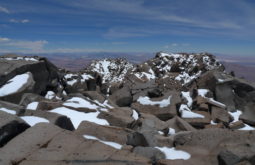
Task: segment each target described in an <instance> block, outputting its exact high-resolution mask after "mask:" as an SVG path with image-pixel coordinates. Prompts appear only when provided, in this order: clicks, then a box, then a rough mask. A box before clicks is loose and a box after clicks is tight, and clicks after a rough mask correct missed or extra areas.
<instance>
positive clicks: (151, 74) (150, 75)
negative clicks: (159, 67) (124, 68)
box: [135, 69, 156, 80]
mask: <svg viewBox="0 0 255 165" xmlns="http://www.w3.org/2000/svg"><path fill="white" fill-rule="evenodd" d="M135 76H136V77H137V78H139V79H142V78H146V79H147V80H151V79H155V78H156V76H155V73H154V71H153V70H152V69H150V70H149V73H146V72H137V73H135Z"/></svg>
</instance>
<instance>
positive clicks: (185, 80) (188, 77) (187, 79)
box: [175, 71, 202, 85]
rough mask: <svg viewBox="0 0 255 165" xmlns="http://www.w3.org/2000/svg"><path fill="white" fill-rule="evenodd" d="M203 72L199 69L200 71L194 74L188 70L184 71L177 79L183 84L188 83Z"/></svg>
mask: <svg viewBox="0 0 255 165" xmlns="http://www.w3.org/2000/svg"><path fill="white" fill-rule="evenodd" d="M201 73H202V72H201V71H199V72H198V73H196V74H194V75H189V74H188V73H186V72H182V73H181V74H179V75H178V76H177V77H175V80H177V81H180V82H181V83H182V85H186V84H188V83H190V82H191V81H193V80H195V79H196V78H198V77H199V76H200V75H201Z"/></svg>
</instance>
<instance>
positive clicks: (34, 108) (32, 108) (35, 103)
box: [26, 101, 39, 110]
mask: <svg viewBox="0 0 255 165" xmlns="http://www.w3.org/2000/svg"><path fill="white" fill-rule="evenodd" d="M38 104H39V102H36V101H35V102H32V103H29V104H28V105H27V108H26V109H30V110H36V109H37V106H38Z"/></svg>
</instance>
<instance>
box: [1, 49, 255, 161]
mask: <svg viewBox="0 0 255 165" xmlns="http://www.w3.org/2000/svg"><path fill="white" fill-rule="evenodd" d="M73 65H75V64H73ZM83 164H84V165H85V164H86V165H184V164H185V165H186V164H188V165H205V164H206V165H215V164H219V165H254V164H255V85H254V84H252V83H251V82H248V81H246V80H244V79H240V78H237V77H233V74H229V73H227V72H226V71H225V69H224V66H223V65H222V64H220V63H219V62H218V61H217V59H215V57H214V56H213V55H211V54H208V53H199V54H187V53H179V54H167V53H163V52H159V53H157V54H156V55H155V57H154V58H153V59H150V60H148V61H146V62H144V63H141V64H138V65H135V64H132V63H130V62H128V61H127V60H125V59H121V58H118V59H102V60H95V61H93V62H92V63H91V64H90V65H89V66H88V67H86V68H84V69H82V70H80V71H79V72H70V71H67V70H65V69H60V68H57V67H56V66H55V65H54V64H52V63H51V62H50V61H49V60H47V59H46V58H43V57H38V56H34V57H31V56H29V57H26V56H18V55H10V54H9V55H4V56H1V57H0V165H83Z"/></svg>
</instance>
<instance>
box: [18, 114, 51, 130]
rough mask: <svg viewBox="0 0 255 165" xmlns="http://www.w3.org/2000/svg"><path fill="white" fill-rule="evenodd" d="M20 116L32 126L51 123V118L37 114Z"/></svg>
mask: <svg viewBox="0 0 255 165" xmlns="http://www.w3.org/2000/svg"><path fill="white" fill-rule="evenodd" d="M20 118H21V119H23V120H24V121H25V122H26V123H27V124H29V125H30V126H31V127H32V126H34V125H36V124H37V123H49V120H47V119H45V118H42V117H37V116H22V117H20Z"/></svg>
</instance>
